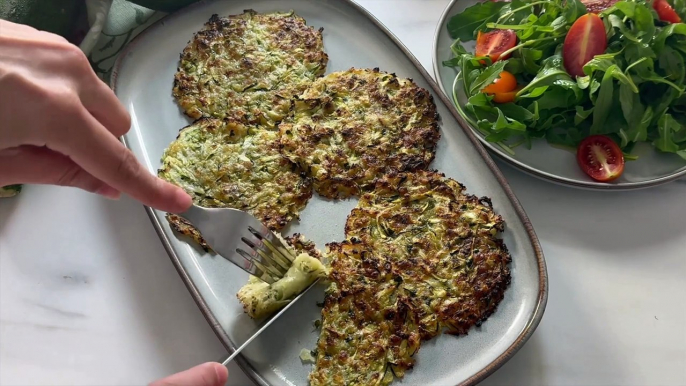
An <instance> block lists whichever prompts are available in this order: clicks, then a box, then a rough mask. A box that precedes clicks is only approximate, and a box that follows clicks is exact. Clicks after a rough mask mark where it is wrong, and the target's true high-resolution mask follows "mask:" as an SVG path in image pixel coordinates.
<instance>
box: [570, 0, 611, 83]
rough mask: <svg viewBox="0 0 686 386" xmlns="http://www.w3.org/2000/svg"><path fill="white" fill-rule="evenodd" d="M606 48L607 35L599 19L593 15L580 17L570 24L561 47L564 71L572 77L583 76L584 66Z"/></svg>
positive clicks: (588, 14)
mask: <svg viewBox="0 0 686 386" xmlns="http://www.w3.org/2000/svg"><path fill="white" fill-rule="evenodd" d="M606 48H607V35H606V34H605V25H604V24H603V21H602V20H601V19H600V17H599V16H598V15H596V14H593V13H587V14H585V15H583V16H581V17H580V18H578V19H576V21H575V22H574V24H572V28H570V29H569V32H567V37H566V38H565V42H564V45H563V46H562V57H563V59H564V65H565V69H567V72H568V73H569V74H570V75H572V76H583V75H584V65H585V64H586V63H588V61H589V60H591V59H593V57H594V56H596V55H600V54H602V53H604V52H605V49H606Z"/></svg>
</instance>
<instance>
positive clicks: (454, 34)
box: [448, 1, 508, 41]
mask: <svg viewBox="0 0 686 386" xmlns="http://www.w3.org/2000/svg"><path fill="white" fill-rule="evenodd" d="M507 4H508V3H507V2H503V1H485V2H481V3H476V4H474V5H472V6H471V7H469V8H467V9H465V10H464V11H462V12H461V13H458V14H457V15H455V16H453V17H452V18H450V20H449V21H448V33H449V34H450V37H451V38H453V39H460V40H462V41H470V40H473V39H474V36H475V34H476V32H477V31H479V30H481V27H482V25H485V24H486V23H488V22H491V21H493V20H495V19H496V17H497V16H498V14H499V12H500V9H501V8H503V7H504V6H505V5H507Z"/></svg>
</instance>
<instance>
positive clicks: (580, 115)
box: [574, 106, 593, 126]
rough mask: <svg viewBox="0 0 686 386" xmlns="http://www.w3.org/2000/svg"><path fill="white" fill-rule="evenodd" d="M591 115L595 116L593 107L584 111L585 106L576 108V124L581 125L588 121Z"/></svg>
mask: <svg viewBox="0 0 686 386" xmlns="http://www.w3.org/2000/svg"><path fill="white" fill-rule="evenodd" d="M591 114H593V107H591V108H589V109H588V110H584V108H583V106H576V115H574V124H575V125H577V126H578V125H579V124H580V123H581V122H583V121H584V120H586V118H588V117H589V116H590V115H591Z"/></svg>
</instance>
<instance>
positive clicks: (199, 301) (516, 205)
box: [109, 0, 549, 386]
mask: <svg viewBox="0 0 686 386" xmlns="http://www.w3.org/2000/svg"><path fill="white" fill-rule="evenodd" d="M217 1H220V0H199V1H197V2H196V3H193V4H191V5H189V6H186V7H184V8H182V9H180V10H178V11H176V12H174V13H171V14H168V15H166V16H164V17H162V18H160V19H159V20H157V21H155V22H154V23H152V24H151V25H149V26H148V27H146V28H145V29H144V30H143V31H141V32H140V33H139V34H138V35H137V36H135V37H134V38H133V39H132V40H131V41H130V42H129V43H128V44H127V45H126V46H125V47H124V48H123V49H122V51H121V52H120V53H119V55H118V56H117V59H116V60H115V62H114V65H113V66H112V71H111V73H110V77H109V85H110V87H111V88H112V90H113V91H114V93H115V94H116V92H117V81H118V75H119V70H120V68H121V66H122V64H123V63H124V61H125V58H126V57H127V56H128V53H129V52H130V51H131V50H132V49H133V48H134V47H135V46H136V45H137V43H138V42H140V41H141V40H143V39H145V36H146V35H147V34H149V33H150V31H152V30H154V29H157V28H158V27H159V26H161V25H164V24H165V23H166V22H169V21H170V20H173V19H176V18H179V17H183V16H184V14H186V13H188V12H189V11H192V10H193V9H195V8H197V7H201V6H204V5H206V4H210V3H214V2H217ZM329 1H335V2H339V3H343V4H344V5H346V6H350V7H352V8H353V9H354V10H355V11H357V12H359V13H360V14H361V15H363V16H364V17H366V18H367V19H368V20H369V21H371V22H372V24H374V25H375V26H376V27H377V28H379V30H381V31H382V32H383V33H384V34H386V36H388V38H389V39H390V40H391V41H392V42H393V43H394V44H395V46H396V47H397V48H398V49H399V50H400V51H401V52H402V53H403V54H404V55H405V56H406V57H407V58H408V60H409V61H410V62H411V63H412V64H413V65H414V66H415V68H416V69H417V71H419V73H420V74H421V75H422V77H423V78H424V80H425V81H426V82H427V83H428V84H429V86H430V87H431V90H432V91H433V95H434V97H437V98H439V99H440V100H441V102H443V103H444V104H445V105H446V107H447V109H448V110H449V111H450V114H451V115H452V117H453V118H454V119H455V120H456V121H457V123H458V126H460V128H461V129H462V131H463V132H464V133H465V135H466V136H467V138H469V140H470V142H471V144H472V146H474V148H475V149H476V151H477V152H478V153H479V155H480V156H481V158H482V160H483V162H484V163H485V164H486V166H488V168H489V169H490V171H491V173H493V175H494V177H495V179H496V180H497V181H498V184H499V185H500V186H501V188H502V189H503V191H504V193H505V195H506V196H507V198H508V199H509V201H510V205H512V207H513V209H514V210H515V212H516V213H517V217H518V218H519V220H520V221H521V222H522V225H523V226H524V230H525V232H526V235H527V236H528V239H529V242H530V244H531V247H532V249H533V251H534V255H535V258H536V263H537V264H536V265H537V271H538V272H537V273H538V293H537V296H536V304H535V306H534V307H533V312H532V314H531V317H530V318H529V320H528V321H527V323H526V325H525V326H524V328H523V329H522V331H521V332H520V333H519V335H518V336H517V338H516V339H515V341H514V342H512V344H511V345H510V346H508V347H507V349H505V350H504V351H503V352H502V353H501V354H500V355H498V356H497V357H496V358H495V359H494V360H493V361H491V362H490V363H488V364H487V365H485V366H484V367H483V368H482V369H480V370H479V371H477V372H476V373H475V374H474V375H472V376H471V377H469V378H468V379H466V380H464V381H462V382H460V383H457V384H456V386H472V385H476V384H478V383H479V382H481V381H483V380H484V379H486V378H487V377H488V376H489V375H491V374H492V373H493V372H495V371H496V370H497V369H499V368H500V367H501V366H502V365H503V364H505V363H506V362H507V361H508V360H510V358H512V356H514V355H515V354H516V353H517V352H518V351H519V350H520V349H521V348H522V347H523V346H524V344H525V343H526V342H527V341H528V340H529V338H531V336H532V335H533V333H534V331H535V330H536V328H537V327H538V325H539V323H540V322H541V319H542V318H543V314H544V313H545V309H546V305H547V302H548V292H549V288H548V272H547V266H546V261H545V257H544V254H543V248H542V247H541V244H540V242H539V240H538V236H537V235H536V232H535V231H534V228H533V225H532V224H531V221H530V220H529V217H528V216H527V214H526V212H525V211H524V208H523V207H522V205H521V203H520V202H519V200H518V199H517V197H516V196H515V194H514V192H513V191H512V189H511V188H510V185H509V183H508V182H507V180H506V179H505V176H504V175H503V174H502V172H501V171H500V169H499V168H498V166H497V165H496V163H495V162H494V161H493V159H492V158H491V156H490V155H489V153H488V151H487V150H486V149H485V148H484V146H483V145H482V143H481V141H480V139H479V138H478V137H477V136H476V135H475V134H474V132H473V131H472V129H471V127H470V126H469V125H468V124H467V122H466V121H464V118H462V116H461V115H460V114H459V113H458V112H457V110H456V108H455V106H454V105H453V103H452V102H451V101H450V100H449V99H448V98H447V96H446V94H445V93H444V91H443V89H442V88H441V87H440V85H439V84H438V82H436V81H435V80H434V79H433V78H432V77H431V75H430V74H429V72H428V71H427V70H426V69H425V68H424V66H423V65H422V64H421V62H419V60H417V58H416V57H415V56H414V54H412V52H410V50H409V49H408V48H407V47H406V46H405V45H404V44H403V43H402V42H401V41H400V39H398V38H397V37H396V36H395V35H394V34H393V33H392V32H391V31H390V30H389V29H388V27H386V26H385V25H384V24H383V23H381V21H379V20H378V19H377V18H376V17H375V16H374V15H373V14H371V13H370V12H369V11H367V9H365V8H364V7H363V6H361V5H360V4H358V3H357V2H355V1H354V0H329ZM453 2H454V0H453ZM453 2H451V3H450V4H449V5H452V4H453ZM444 12H445V11H444ZM441 20H443V16H442V18H441ZM434 45H435V44H434ZM434 56H435V55H434ZM128 135H129V134H128V133H127V134H125V135H124V136H122V137H121V141H122V143H123V144H124V146H126V148H127V149H129V150H130V149H131V148H130V146H129V144H128V141H127V140H126V138H127V136H128ZM144 207H145V210H146V212H147V213H148V217H149V218H150V221H151V222H152V224H153V227H154V228H155V231H156V233H157V235H158V237H159V238H160V241H161V243H162V245H163V246H164V249H165V250H166V251H167V254H168V255H169V258H170V259H171V261H172V263H173V264H174V267H175V268H176V271H177V272H178V274H179V276H180V277H181V279H182V280H183V282H184V284H185V286H186V288H187V289H188V291H189V292H190V294H191V297H192V298H193V300H194V301H195V303H196V305H197V306H198V308H199V309H200V312H201V313H202V314H203V316H204V317H205V319H206V320H207V322H208V324H209V325H210V327H211V328H212V330H213V331H214V333H215V335H216V336H217V338H219V341H220V342H221V343H222V345H223V346H224V347H225V348H226V350H227V351H228V352H229V354H231V353H233V352H234V351H235V350H236V348H237V347H236V345H235V344H234V343H233V342H232V341H231V339H230V338H229V336H228V334H226V332H225V331H224V329H223V328H222V327H221V325H220V324H219V322H218V321H217V318H216V317H215V316H214V314H213V312H212V310H211V309H210V308H209V306H208V305H207V304H206V303H205V300H204V299H203V297H202V295H201V294H200V291H199V290H198V288H197V287H196V285H195V284H194V283H193V281H192V279H191V278H190V276H189V275H188V273H187V272H186V270H185V269H184V267H183V265H182V264H181V260H180V258H179V256H178V255H177V254H176V252H175V251H174V249H173V247H172V245H171V242H170V240H169V237H168V235H167V234H166V233H165V232H164V229H163V227H162V224H161V223H160V221H159V219H158V218H157V216H156V215H155V210H154V209H153V208H151V207H148V206H144ZM235 361H236V363H237V364H238V366H239V367H240V368H241V370H243V372H244V373H245V374H246V375H247V376H248V377H249V378H250V379H251V380H252V381H254V382H255V383H257V384H258V385H260V386H270V384H269V383H268V382H267V381H266V380H265V379H264V378H263V377H262V376H261V375H260V374H259V372H257V370H256V369H255V368H254V367H253V366H252V365H251V364H250V362H249V361H248V360H247V359H246V358H245V357H244V356H243V355H242V354H239V355H238V356H236V358H235Z"/></svg>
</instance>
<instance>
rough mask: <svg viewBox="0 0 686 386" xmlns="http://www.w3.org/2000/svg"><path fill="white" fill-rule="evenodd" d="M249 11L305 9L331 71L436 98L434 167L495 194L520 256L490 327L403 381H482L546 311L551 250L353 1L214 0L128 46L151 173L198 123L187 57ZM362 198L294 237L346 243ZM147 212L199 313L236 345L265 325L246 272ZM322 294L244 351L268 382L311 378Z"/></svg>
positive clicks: (445, 339) (421, 358)
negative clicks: (183, 63) (184, 104)
mask: <svg viewBox="0 0 686 386" xmlns="http://www.w3.org/2000/svg"><path fill="white" fill-rule="evenodd" d="M244 9H254V10H256V11H258V12H270V11H289V10H294V11H295V12H296V13H297V14H299V15H300V16H303V17H304V18H305V19H306V20H307V22H308V24H309V25H312V26H314V27H315V28H319V27H324V46H325V49H326V51H327V53H328V54H329V58H330V61H329V66H328V69H327V72H333V71H339V70H346V69H349V68H350V67H368V68H373V67H379V68H380V69H382V70H385V71H388V72H395V73H397V74H398V75H399V76H402V77H409V78H413V79H414V80H415V82H416V83H417V84H419V86H421V87H424V88H426V89H428V90H429V91H431V93H432V94H433V96H434V99H435V101H436V105H437V107H438V112H439V114H440V116H441V118H442V122H441V135H442V138H441V140H440V142H439V146H438V150H437V154H436V160H435V161H434V163H433V164H432V167H433V168H435V169H438V170H440V171H442V172H444V173H445V174H446V175H447V176H448V177H451V178H455V179H456V180H458V181H460V182H462V183H464V184H465V185H466V186H467V190H468V192H469V193H473V194H476V195H479V196H489V197H491V198H492V200H493V203H494V208H495V210H496V211H497V212H498V213H499V214H501V215H502V216H503V218H504V219H505V222H506V228H507V229H506V231H505V232H504V233H503V238H504V240H505V242H506V244H507V246H508V248H509V249H510V251H511V253H512V257H513V262H512V266H511V269H512V284H511V286H510V288H509V289H508V290H507V292H506V293H505V299H504V300H503V301H502V303H501V304H500V306H499V307H498V310H497V311H496V312H495V314H493V315H492V316H491V317H490V318H489V319H488V320H487V321H486V322H485V323H484V324H483V325H482V326H481V327H480V328H475V329H473V330H471V331H470V333H469V335H467V336H463V337H453V336H440V337H438V338H436V339H433V340H432V341H429V342H425V343H424V344H423V345H422V347H421V350H420V351H419V353H418V354H417V356H416V358H417V364H416V366H415V368H414V369H413V370H412V371H410V372H408V373H407V375H406V377H405V379H404V380H402V381H401V382H397V383H398V384H411V385H420V384H421V385H458V384H459V385H472V384H475V383H477V382H479V381H481V380H482V379H484V378H485V377H486V376H488V375H489V374H490V373H492V372H493V371H495V370H496V369H497V368H498V367H500V366H501V365H502V364H503V363H505V362H506V361H507V360H508V359H509V358H510V357H511V356H512V355H514V353H515V352H517V350H519V348H521V347H522V345H523V344H524V343H525V342H526V341H527V340H528V338H529V337H530V336H531V334H532V333H533V332H534V330H535V329H536V326H537V325H538V323H539V321H540V320H541V317H542V316H543V311H544V309H545V305H546V300H547V296H548V281H547V273H546V266H545V260H544V257H543V253H542V251H541V247H540V245H539V243H538V240H537V238H536V235H535V233H534V230H533V228H532V225H531V223H530V222H529V220H528V218H527V216H526V214H525V213H524V211H523V209H522V208H521V206H520V204H519V202H518V201H517V199H516V197H515V196H514V194H513V193H512V191H511V190H510V188H509V186H508V184H507V182H506V181H505V179H504V177H503V175H502V174H501V173H500V171H499V170H498V168H497V166H496V165H495V163H494V162H493V160H492V159H491V158H490V157H489V155H488V153H487V152H486V150H485V149H484V148H483V147H482V146H481V144H480V143H479V140H478V139H477V138H476V136H475V135H474V134H473V133H472V132H471V130H469V129H468V128H467V126H466V123H465V122H464V121H463V119H462V118H461V117H460V116H459V115H458V113H457V111H456V110H455V108H454V107H453V106H452V105H451V104H450V101H449V100H448V99H447V98H446V97H445V96H444V95H443V93H442V92H441V91H440V89H439V87H438V85H437V84H436V83H435V82H434V81H433V80H432V79H431V77H430V76H429V74H428V73H427V72H426V71H425V70H424V69H423V68H422V66H421V65H420V64H419V62H418V61H417V60H416V59H415V58H414V57H413V56H412V54H410V52H409V51H408V50H407V49H406V48H405V47H404V46H403V45H402V44H401V43H400V42H399V41H398V40H397V39H396V38H395V37H394V36H393V35H392V34H391V33H390V32H389V31H388V30H387V29H386V28H385V27H384V26H383V25H382V24H381V23H379V22H378V21H377V20H376V19H375V18H374V17H372V16H371V15H370V14H369V13H368V12H367V11H365V10H364V9H362V8H361V7H359V6H358V5H357V4H355V3H353V2H352V1H348V0H326V1H321V0H253V1H250V0H234V1H211V2H200V3H197V4H195V5H192V6H190V7H188V8H186V9H183V10H181V11H179V12H177V13H175V14H173V15H171V16H168V17H166V18H164V19H162V20H160V21H159V22H157V23H156V24H154V25H153V26H151V27H150V28H149V29H147V30H146V31H144V32H143V33H142V34H140V35H139V36H138V37H137V38H136V39H135V40H134V41H132V42H131V43H130V44H129V46H128V47H127V48H126V49H125V51H124V52H123V53H122V54H121V55H120V57H119V59H118V61H117V63H116V65H115V68H114V70H113V73H112V77H111V84H112V87H113V88H114V90H115V92H116V94H117V96H118V97H119V98H120V100H121V101H122V102H123V104H124V105H125V106H126V107H127V109H128V110H129V112H130V113H131V117H132V127H131V131H130V132H129V133H128V134H127V135H126V136H125V138H124V140H125V143H126V145H127V146H128V147H129V148H130V149H131V150H132V151H133V152H134V154H135V155H136V156H137V157H138V159H139V160H141V161H142V162H143V163H144V164H145V165H146V166H147V168H148V169H149V170H150V171H151V172H155V171H156V170H157V168H158V167H159V165H160V161H159V160H160V157H161V155H162V152H163V151H164V149H165V148H166V147H167V145H168V144H169V143H170V142H171V141H172V140H174V138H175V137H176V135H177V133H178V131H179V129H181V128H182V127H184V126H186V125H187V124H188V123H189V122H190V121H189V120H188V118H186V117H185V116H184V115H183V114H182V113H181V111H180V110H179V108H178V107H177V105H176V103H175V102H174V100H173V98H172V96H171V89H172V83H173V77H174V73H175V71H176V67H177V64H178V59H179V53H180V52H181V51H182V50H183V48H184V47H185V45H186V43H187V42H188V41H189V40H190V39H191V37H192V36H193V33H194V32H196V31H198V30H199V29H200V28H201V27H202V25H203V24H204V23H205V22H206V21H207V20H208V19H209V18H210V16H211V15H212V14H214V13H216V14H219V15H222V16H226V15H230V14H238V13H241V12H243V10H244ZM355 205H356V200H343V201H330V200H324V199H321V198H320V197H318V196H315V197H313V198H312V199H311V200H310V202H309V203H308V205H307V207H306V209H305V210H304V211H303V213H302V215H301V219H300V221H298V222H296V223H294V224H291V225H290V226H289V227H288V228H287V229H286V231H285V232H284V234H290V233H292V232H300V233H302V234H304V235H305V236H306V237H308V238H310V239H311V240H313V241H315V242H316V243H317V246H318V247H319V248H324V245H325V244H326V243H328V242H331V241H336V240H338V241H340V240H342V239H343V225H344V223H345V219H346V216H347V215H348V213H350V211H351V210H352V208H354V207H355ZM148 212H149V214H150V218H151V220H152V222H153V224H154V226H155V228H156V230H157V232H158V234H159V236H160V239H161V240H162V242H163V244H164V246H165V248H166V249H167V251H168V253H169V256H170V257H171V260H172V262H173V263H174V264H175V266H176V268H177V270H178V272H179V274H180V275H181V277H182V279H183V280H184V282H185V284H186V285H187V287H188V289H189V291H190V292H191V294H192V295H193V297H194V299H195V300H196V302H197V304H198V306H199V308H200V310H201V311H202V313H203V314H204V315H205V317H206V318H207V320H208V322H209V323H210V324H211V326H212V327H213V329H214V331H215V332H216V334H217V336H218V337H219V339H220V340H221V341H222V343H223V344H224V345H225V346H226V348H227V349H228V350H229V351H232V350H233V349H234V348H235V347H237V346H239V345H240V344H241V343H243V342H244V341H245V340H246V339H247V338H248V337H249V336H250V335H251V334H252V333H253V332H255V331H256V330H257V329H258V328H259V324H258V323H256V322H254V321H252V320H250V318H248V317H247V316H246V315H245V314H244V313H243V310H242V308H241V306H240V304H239V302H238V301H237V299H236V292H237V291H238V289H239V288H240V287H241V286H242V285H243V284H244V283H245V282H246V281H247V275H246V274H245V273H243V272H242V271H241V270H239V269H237V268H236V267H233V266H232V265H230V264H229V263H227V262H226V261H224V259H222V258H221V257H218V256H212V255H208V254H205V253H203V252H202V251H200V250H199V249H197V248H195V247H193V246H191V245H189V244H188V243H186V242H185V240H182V239H180V238H178V237H177V236H176V235H175V234H174V233H173V232H172V230H171V229H170V228H169V226H168V224H167V222H166V221H165V219H164V213H162V212H159V211H156V210H153V209H150V208H148ZM323 289H324V287H323V286H320V287H317V288H314V289H313V290H311V291H310V292H309V293H308V294H307V295H306V296H305V297H303V298H302V299H301V300H300V301H299V302H298V303H297V304H295V305H294V306H293V307H291V309H289V310H288V311H287V312H286V313H285V314H284V315H283V316H282V317H281V318H280V319H279V320H277V321H275V323H274V324H273V325H272V326H271V327H270V328H269V329H267V330H266V331H265V332H264V333H263V334H261V335H260V336H259V337H258V338H257V339H256V340H255V341H253V343H251V345H250V346H249V347H247V348H246V349H245V351H243V353H242V354H241V355H240V356H239V357H238V358H237V361H238V363H239V365H240V366H241V368H242V369H243V370H244V371H245V372H246V374H248V376H250V377H251V378H252V379H253V380H254V381H255V382H256V383H257V384H260V385H306V384H307V375H308V373H309V371H310V368H311V367H310V365H303V364H302V363H301V361H300V359H299V357H298V355H299V353H300V350H301V349H303V348H308V349H312V348H314V347H315V342H316V340H317V332H315V331H314V328H313V326H312V322H313V321H314V320H315V319H318V318H319V317H320V308H319V307H317V305H316V302H317V301H321V300H322V299H323ZM167 301H173V299H167Z"/></svg>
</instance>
